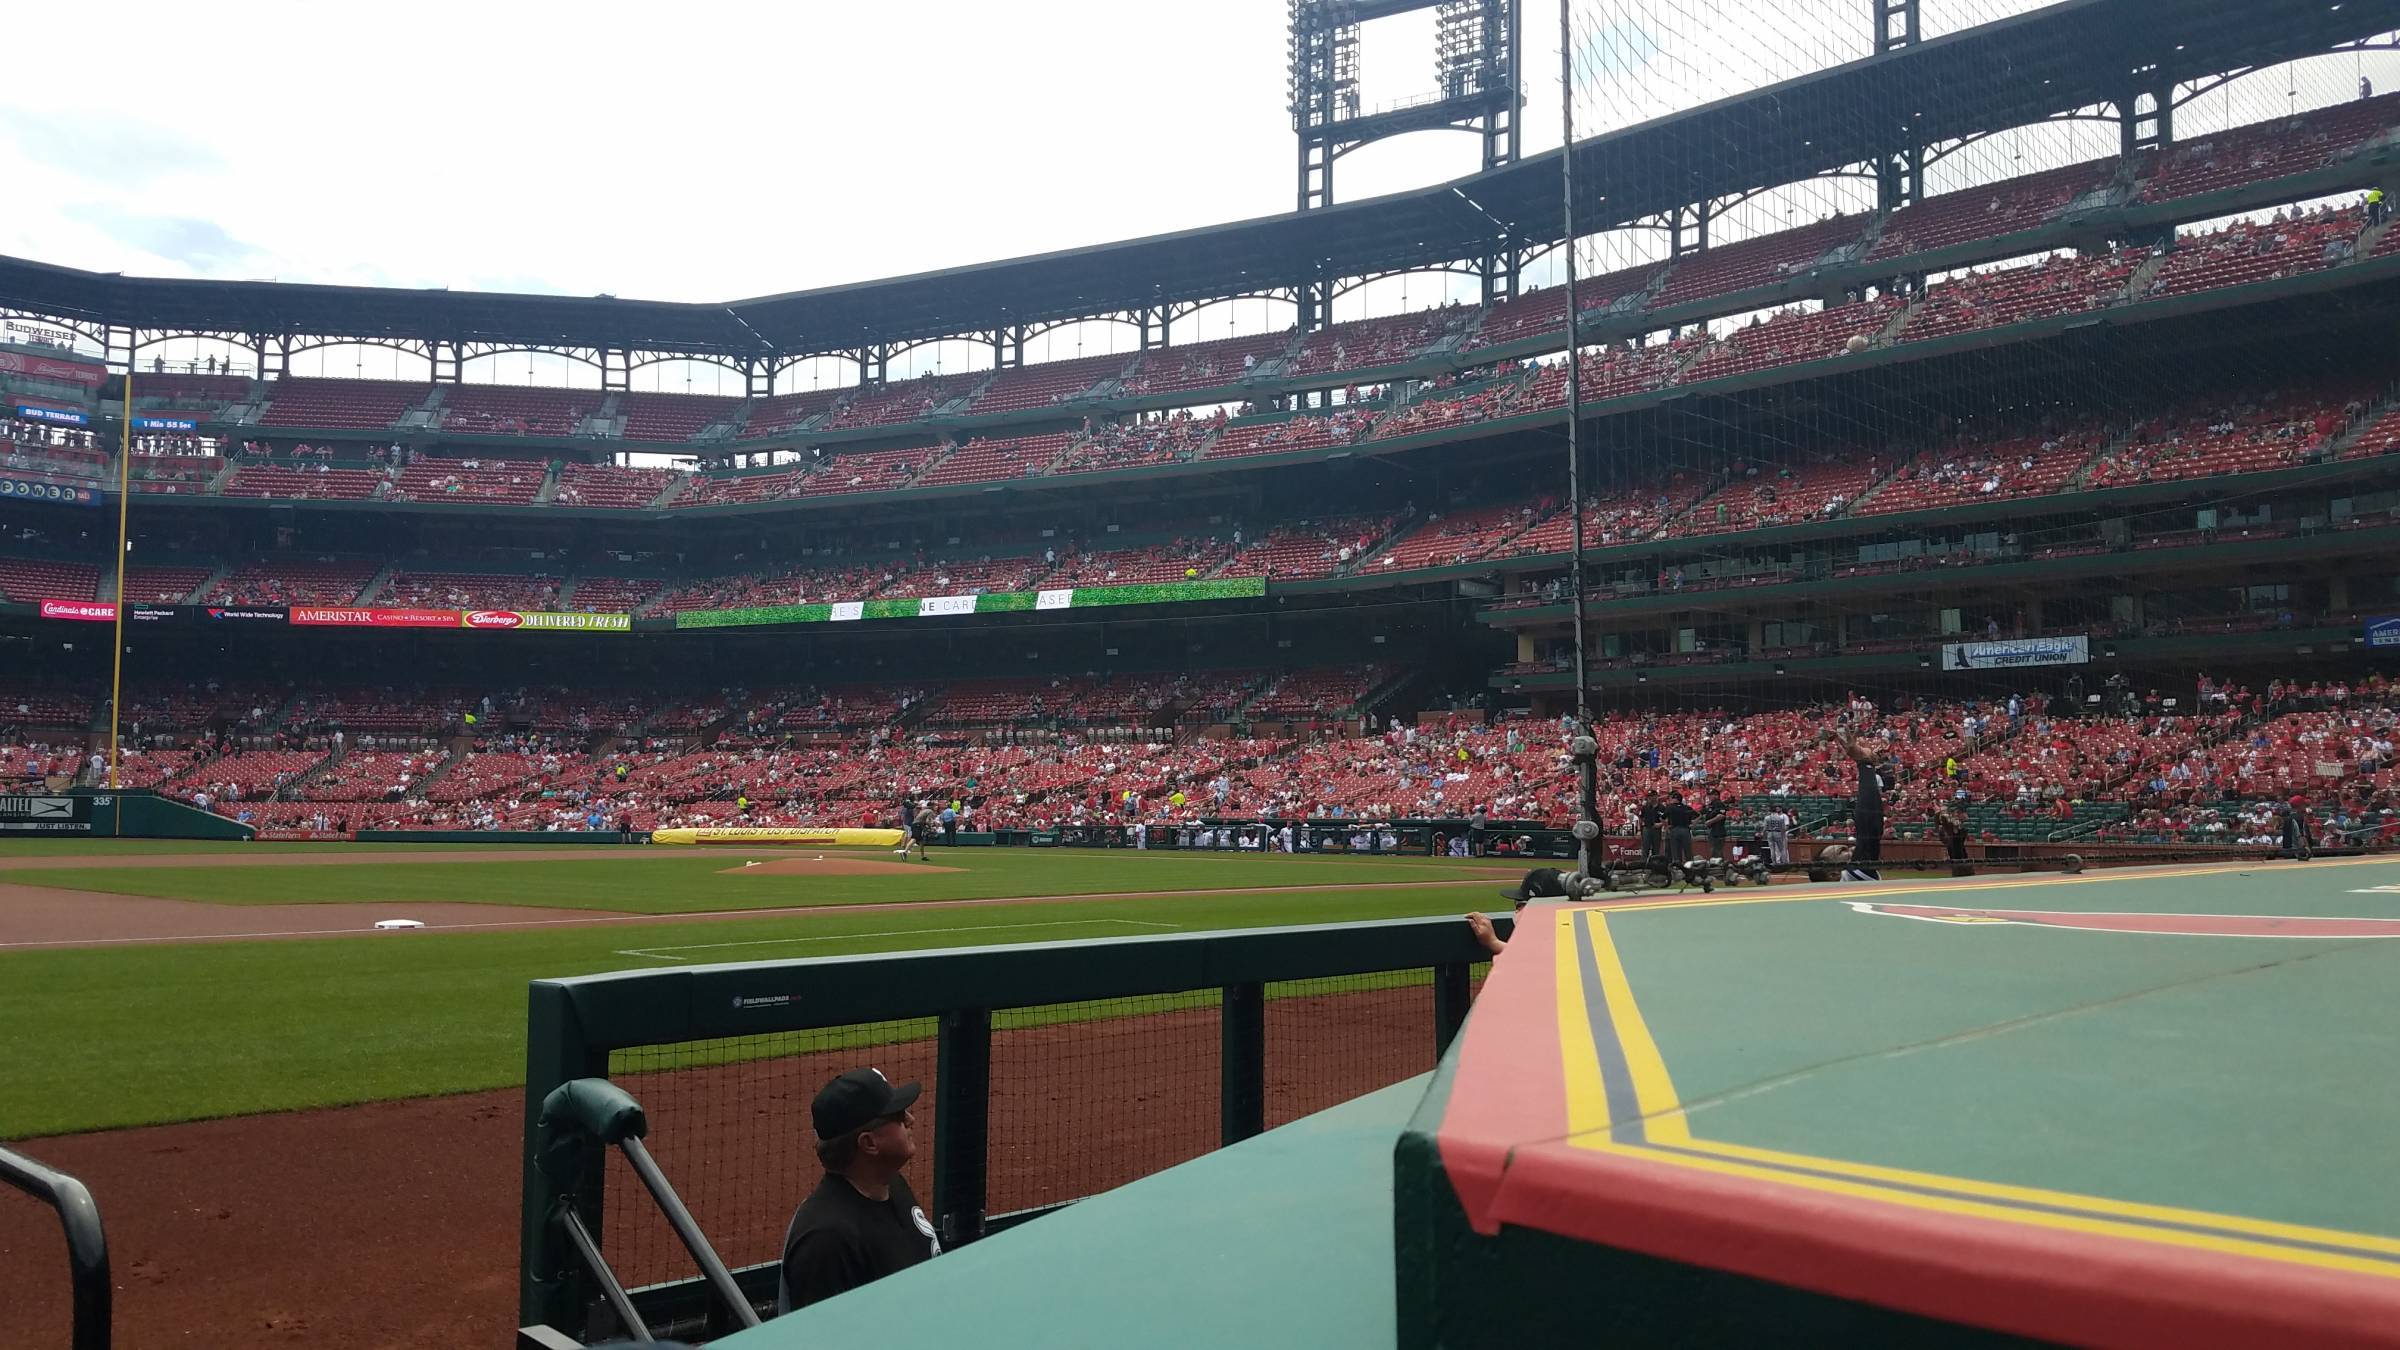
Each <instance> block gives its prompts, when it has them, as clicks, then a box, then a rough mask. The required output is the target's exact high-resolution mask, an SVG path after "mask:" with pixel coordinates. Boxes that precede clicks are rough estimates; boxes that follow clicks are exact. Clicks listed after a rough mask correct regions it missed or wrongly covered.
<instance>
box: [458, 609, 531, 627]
mask: <svg viewBox="0 0 2400 1350" xmlns="http://www.w3.org/2000/svg"><path fill="white" fill-rule="evenodd" d="M458 622H459V625H460V626H461V627H464V628H521V627H523V626H524V624H525V616H524V615H522V614H519V613H517V612H516V611H515V610H513V609H471V610H468V611H467V612H466V613H465V614H463V615H460V616H459V620H458Z"/></svg>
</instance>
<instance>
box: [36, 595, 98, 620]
mask: <svg viewBox="0 0 2400 1350" xmlns="http://www.w3.org/2000/svg"><path fill="white" fill-rule="evenodd" d="M42 617H43V618H45V619H77V620H81V621H82V622H85V623H114V622H116V618H117V607H116V606H115V605H112V604H110V603H108V602H107V601H105V600H44V601H43V602H42Z"/></svg>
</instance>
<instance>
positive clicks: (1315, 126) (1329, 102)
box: [1289, 0, 1524, 330]
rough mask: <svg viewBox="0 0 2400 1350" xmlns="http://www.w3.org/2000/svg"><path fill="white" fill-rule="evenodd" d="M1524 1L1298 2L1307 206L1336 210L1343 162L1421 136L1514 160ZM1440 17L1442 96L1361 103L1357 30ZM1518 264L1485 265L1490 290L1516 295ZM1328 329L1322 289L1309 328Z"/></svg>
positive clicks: (1297, 126) (1294, 81)
mask: <svg viewBox="0 0 2400 1350" xmlns="http://www.w3.org/2000/svg"><path fill="white" fill-rule="evenodd" d="M1518 3H1519V0H1290V5H1291V79H1290V84H1289V92H1290V95H1291V112H1292V130H1294V131H1295V132H1297V133H1299V138H1300V162H1299V170H1300V171H1299V208H1300V209H1301V210H1303V211H1311V210H1315V209H1317V208H1318V207H1323V206H1331V205H1332V204H1333V170H1334V165H1335V164H1336V163H1337V162H1339V161H1340V159H1341V157H1342V156H1343V155H1345V154H1348V153H1349V152H1350V151H1352V150H1356V149H1357V148H1359V147H1360V146H1362V145H1368V144H1371V143H1373V142H1375V141H1380V140H1384V139H1387V138H1389V137H1393V136H1402V135H1406V134H1408V133H1409V132H1412V131H1433V130H1442V129H1448V130H1457V131H1470V132H1474V133H1476V134H1477V135H1479V136H1481V137H1482V138H1483V167H1484V168H1485V169H1487V170H1489V169H1496V168H1499V167H1500V166H1501V165H1503V164H1509V163H1513V162H1515V160H1516V158H1517V156H1518V154H1519V152H1520V149H1521V138H1520V136H1519V134H1518V128H1517V121H1518V113H1519V111H1520V110H1521V109H1522V107H1523V105H1524V93H1523V90H1522V88H1521V87H1520V85H1519V83H1518V78H1517V66H1518V61H1517V50H1518V25H1517V6H1518ZM1426 9H1430V10H1434V11H1436V14H1435V16H1434V42H1433V45H1434V51H1433V74H1434V87H1433V90H1432V91H1431V92H1430V93H1428V94H1425V95H1422V96H1419V97H1415V98H1409V99H1404V100H1402V101H1401V102H1399V103H1397V104H1395V105H1392V106H1389V107H1381V108H1368V107H1364V106H1362V105H1361V102H1360V100H1359V84H1358V30H1359V27H1360V25H1362V24H1366V23H1370V22H1372V21H1374V20H1376V19H1387V18H1390V17H1392V16H1393V15H1396V14H1409V13H1414V12H1416V11H1418V10H1426ZM1516 262H1517V259H1516V256H1515V254H1514V252H1513V251H1503V252H1501V253H1498V254H1496V255H1495V256H1493V257H1492V258H1489V259H1486V260H1485V264H1484V291H1485V294H1486V296H1487V297H1490V298H1498V297H1501V296H1506V295H1509V294H1511V293H1513V292H1514V290H1515V289H1516ZM1324 321H1325V314H1324V299H1323V296H1322V294H1321V293H1318V291H1317V288H1313V287H1312V288H1307V289H1306V290H1304V293H1303V294H1302V296H1301V302H1300V326H1301V328H1302V329H1304V330H1313V329H1315V328H1317V327H1319V326H1320V325H1322V324H1323V323H1324Z"/></svg>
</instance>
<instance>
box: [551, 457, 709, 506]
mask: <svg viewBox="0 0 2400 1350" xmlns="http://www.w3.org/2000/svg"><path fill="white" fill-rule="evenodd" d="M680 477H682V475H681V474H680V473H678V472H677V471H675V470H673V469H636V468H629V467H627V466H625V465H622V464H567V465H564V466H562V467H561V468H560V469H559V471H558V492H557V494H556V495H555V496H553V497H552V498H551V500H552V501H555V502H557V503H558V504H559V505H561V506H602V507H614V508H619V509H625V510H632V509H636V508H639V507H644V506H648V505H650V504H651V503H652V502H654V501H657V500H658V497H659V494H660V493H662V492H665V491H666V490H667V487H668V485H669V484H671V483H673V482H674V481H675V480H676V479H678V478H680Z"/></svg>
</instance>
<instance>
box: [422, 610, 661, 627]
mask: <svg viewBox="0 0 2400 1350" xmlns="http://www.w3.org/2000/svg"><path fill="white" fill-rule="evenodd" d="M458 626H459V627H461V628H475V629H483V630H487V631H489V630H501V631H505V630H507V629H511V628H522V629H525V630H527V631H529V632H546V633H630V632H632V631H633V616H632V615H630V614H571V613H564V612H553V611H549V610H533V609H470V610H467V611H465V612H464V613H462V614H460V615H459V616H458Z"/></svg>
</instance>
